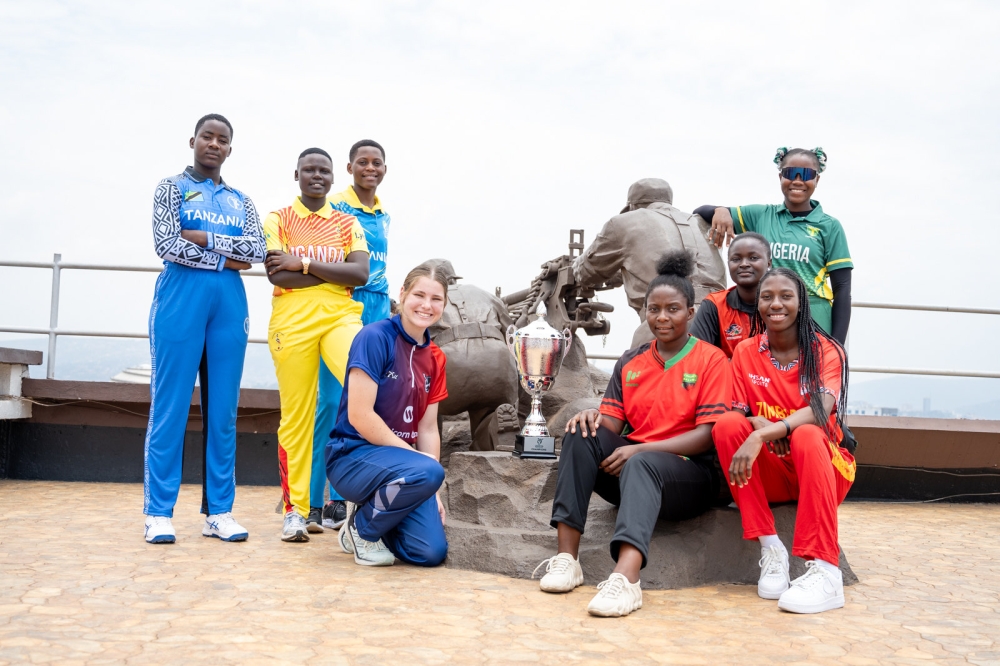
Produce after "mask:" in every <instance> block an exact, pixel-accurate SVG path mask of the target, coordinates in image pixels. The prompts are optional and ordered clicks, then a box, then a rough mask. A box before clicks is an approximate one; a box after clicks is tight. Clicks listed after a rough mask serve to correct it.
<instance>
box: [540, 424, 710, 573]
mask: <svg viewBox="0 0 1000 666" xmlns="http://www.w3.org/2000/svg"><path fill="white" fill-rule="evenodd" d="M629 444H634V442H630V441H628V440H627V439H625V438H624V437H620V436H619V435H616V434H615V433H613V432H611V431H610V430H608V429H607V428H605V427H603V426H602V427H600V428H598V430H597V435H596V436H594V435H591V436H590V437H584V436H583V435H581V434H580V430H579V426H578V428H577V432H576V433H566V435H564V436H563V440H562V453H561V454H560V455H559V473H558V477H557V478H556V495H555V499H554V500H553V502H552V521H551V523H550V524H551V525H552V527H556V525H557V524H558V523H563V524H565V525H568V526H570V527H572V528H574V529H577V530H579V531H580V532H583V531H584V525H585V523H586V521H587V509H588V508H589V506H590V496H591V494H592V493H597V494H598V495H600V496H601V497H603V498H604V499H605V500H607V501H608V502H611V503H612V504H614V505H615V506H617V507H618V520H617V522H616V524H615V535H614V537H612V539H611V557H612V558H614V560H615V561H616V562H617V561H618V550H619V549H620V548H621V544H622V543H628V544H631V545H633V546H635V547H636V548H638V549H639V552H641V553H642V566H643V567H645V566H646V558H647V555H648V554H649V541H650V539H652V538H653V528H654V527H655V526H656V520H657V518H661V519H663V520H685V519H687V518H694V517H695V516H697V515H699V514H701V513H704V512H705V511H706V510H708V509H709V508H710V507H711V506H712V504H713V502H714V500H715V498H716V495H717V494H718V492H719V480H718V476H717V474H716V472H715V466H714V465H713V463H712V460H711V457H710V456H699V457H698V458H692V459H688V458H684V457H682V456H678V455H675V454H673V453H664V452H661V451H642V452H640V453H637V454H635V455H634V456H632V457H631V458H629V459H628V462H626V463H625V467H624V468H623V469H622V471H621V476H612V475H611V474H608V473H607V472H603V471H601V469H600V463H601V461H602V460H604V459H605V458H607V457H608V456H609V455H611V452H612V451H614V450H615V449H617V448H618V447H620V446H626V445H629Z"/></svg>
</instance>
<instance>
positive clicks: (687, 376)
mask: <svg viewBox="0 0 1000 666" xmlns="http://www.w3.org/2000/svg"><path fill="white" fill-rule="evenodd" d="M696 383H698V375H697V374H696V373H694V372H685V373H684V376H683V377H681V386H683V387H684V390H685V391H687V390H688V389H689V388H691V387H692V386H694V385H695V384H696Z"/></svg>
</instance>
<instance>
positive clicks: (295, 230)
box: [264, 197, 368, 517]
mask: <svg viewBox="0 0 1000 666" xmlns="http://www.w3.org/2000/svg"><path fill="white" fill-rule="evenodd" d="M264 235H265V236H266V238H267V248H268V250H272V249H278V250H282V251H284V252H288V253H290V254H294V255H296V256H299V257H309V258H310V259H315V260H316V261H322V262H325V263H337V262H343V261H345V260H346V259H347V257H348V256H349V255H350V254H351V253H352V252H367V251H368V245H367V243H366V242H365V234H364V231H363V230H362V229H361V225H360V224H359V223H358V221H357V219H355V218H354V217H353V216H351V215H346V214H344V213H341V212H340V211H337V210H334V209H333V208H332V207H331V206H330V205H329V204H327V205H324V206H323V207H322V208H321V209H320V210H318V211H315V212H314V211H311V210H309V209H308V208H306V207H305V206H304V205H303V204H302V201H301V200H300V199H299V198H298V197H296V199H295V201H293V202H292V205H291V206H287V207H285V208H282V209H281V210H278V211H275V212H273V213H270V214H269V215H268V216H267V219H266V220H265V222H264ZM349 292H350V288H349V287H345V286H343V285H337V284H331V283H329V282H324V283H323V284H319V285H315V286H312V287H304V288H297V289H283V288H281V287H277V286H276V287H275V288H274V298H273V299H271V321H270V324H269V326H268V347H269V348H270V351H271V357H272V358H273V359H274V368H275V372H276V374H277V377H278V394H279V398H280V400H281V423H280V425H279V426H278V471H279V474H280V477H281V485H282V490H283V492H284V497H285V511H286V512H287V511H290V510H291V509H292V508H293V507H294V508H295V510H296V511H298V512H299V513H300V514H302V516H303V517H306V516H308V515H309V507H310V505H311V502H310V499H311V492H310V481H311V479H312V476H313V467H314V465H313V461H314V458H315V459H316V460H318V461H320V463H321V461H322V460H323V455H322V449H320V450H319V452H316V453H315V455H314V447H313V425H314V420H315V414H316V387H317V381H318V379H317V378H318V376H319V366H320V361H321V359H322V362H323V364H324V365H325V366H326V367H327V368H329V370H330V372H332V373H333V375H334V377H335V378H336V379H337V380H338V381H340V382H343V381H344V373H345V369H346V365H347V353H348V350H349V349H350V347H351V341H352V340H353V339H354V336H355V335H356V334H357V332H358V331H359V330H361V309H362V307H361V304H360V303H357V302H355V301H354V300H352V299H351V297H350V293H349ZM317 473H318V474H320V475H322V473H323V468H322V466H321V464H320V465H318V469H317Z"/></svg>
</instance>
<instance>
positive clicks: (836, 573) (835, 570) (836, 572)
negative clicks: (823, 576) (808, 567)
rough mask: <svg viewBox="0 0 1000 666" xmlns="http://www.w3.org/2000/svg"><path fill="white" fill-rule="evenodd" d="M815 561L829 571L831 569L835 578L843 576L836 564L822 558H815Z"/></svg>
mask: <svg viewBox="0 0 1000 666" xmlns="http://www.w3.org/2000/svg"><path fill="white" fill-rule="evenodd" d="M813 562H815V563H816V564H818V565H819V566H821V567H823V568H824V569H826V570H827V571H829V572H830V573H831V574H833V577H834V578H838V579H839V578H840V577H841V574H840V567H839V566H837V565H836V564H831V563H829V562H827V561H826V560H820V559H815V560H813Z"/></svg>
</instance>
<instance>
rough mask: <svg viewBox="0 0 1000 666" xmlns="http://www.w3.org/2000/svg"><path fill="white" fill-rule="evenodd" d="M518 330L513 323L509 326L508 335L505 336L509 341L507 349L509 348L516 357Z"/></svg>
mask: <svg viewBox="0 0 1000 666" xmlns="http://www.w3.org/2000/svg"><path fill="white" fill-rule="evenodd" d="M516 332H517V328H516V327H515V326H514V324H511V325H510V326H508V327H507V335H506V337H505V338H504V339H505V340H506V341H507V349H509V350H510V353H511V354H513V355H514V358H517V352H516V351H514V333H516Z"/></svg>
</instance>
